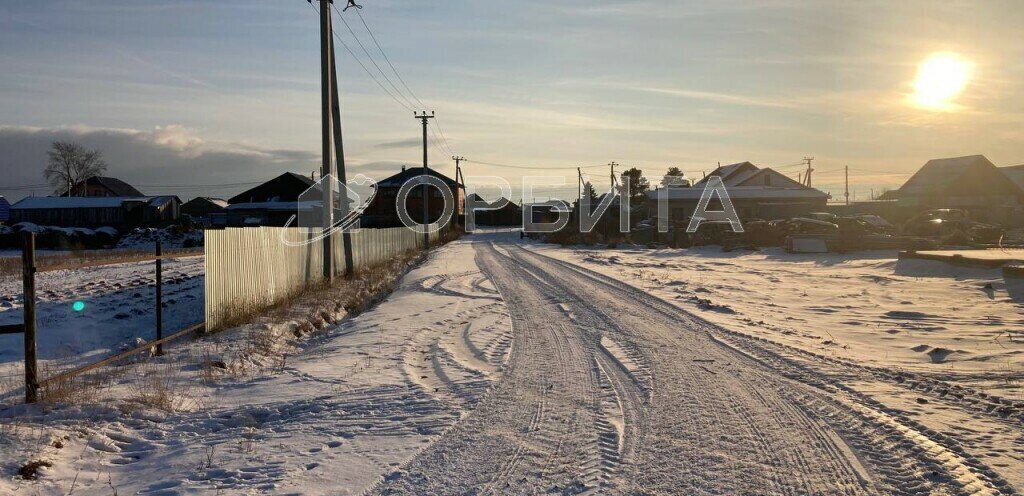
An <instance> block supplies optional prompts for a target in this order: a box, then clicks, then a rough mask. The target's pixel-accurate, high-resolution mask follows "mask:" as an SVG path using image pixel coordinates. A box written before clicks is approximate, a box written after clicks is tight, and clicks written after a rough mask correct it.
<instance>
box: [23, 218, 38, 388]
mask: <svg viewBox="0 0 1024 496" xmlns="http://www.w3.org/2000/svg"><path fill="white" fill-rule="evenodd" d="M21 271H22V272H21V281H22V286H23V288H22V289H23V291H24V292H23V294H22V299H23V300H24V305H25V308H24V318H25V403H35V402H36V401H38V400H39V369H38V367H37V364H36V235H35V233H25V240H24V244H23V245H22V249H21Z"/></svg>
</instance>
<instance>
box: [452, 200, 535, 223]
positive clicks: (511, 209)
mask: <svg viewBox="0 0 1024 496" xmlns="http://www.w3.org/2000/svg"><path fill="white" fill-rule="evenodd" d="M466 200H467V204H468V202H469V201H470V200H473V201H474V202H481V201H482V202H484V203H487V204H488V207H489V209H488V210H477V212H476V216H475V222H476V225H478V226H520V225H522V223H523V210H522V209H521V208H519V205H516V203H515V202H513V201H512V200H507V199H505V198H498V199H497V200H495V201H493V202H487V201H485V200H483V199H482V198H480V197H479V196H477V194H476V193H473V194H471V195H469V196H467V197H466Z"/></svg>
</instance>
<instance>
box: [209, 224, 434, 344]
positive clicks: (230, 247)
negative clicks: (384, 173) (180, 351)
mask: <svg viewBox="0 0 1024 496" xmlns="http://www.w3.org/2000/svg"><path fill="white" fill-rule="evenodd" d="M319 232H320V231H319V230H316V229H305V228H283V227H246V228H230V229H224V230H210V231H206V235H205V240H206V241H205V252H206V328H207V330H208V331H212V330H217V329H219V328H221V326H223V325H224V324H225V323H227V322H229V321H230V320H232V319H233V318H236V317H241V316H245V315H250V314H252V313H253V312H257V311H259V310H262V309H264V308H267V307H270V306H272V305H274V304H276V303H279V302H281V301H283V300H285V299H287V298H289V297H290V296H292V295H294V294H296V293H298V292H300V291H302V290H303V289H305V288H307V287H309V286H312V285H315V284H318V283H320V282H323V280H324V277H323V272H324V271H323V244H322V243H321V242H320V241H313V242H309V241H310V240H314V239H315V238H316V237H317V236H318V235H319ZM440 237H441V233H440V232H435V233H432V234H431V235H430V241H431V243H433V242H435V241H437V240H438V239H439V238H440ZM331 239H332V252H333V253H332V258H333V261H334V271H335V274H336V275H341V274H344V273H345V255H344V249H343V246H342V235H341V233H335V234H333V235H332V238H331ZM351 240H352V258H353V263H354V265H355V271H356V272H358V271H359V270H361V269H364V268H366V267H370V266H373V265H376V264H379V263H382V262H384V261H386V260H388V259H390V258H392V257H394V256H396V255H398V254H400V253H402V252H405V251H408V250H414V249H421V248H422V246H423V235H422V234H418V233H416V232H415V231H413V230H411V229H406V228H404V227H396V228H391V229H361V230H359V231H357V232H355V233H352V235H351ZM304 242H307V243H304Z"/></svg>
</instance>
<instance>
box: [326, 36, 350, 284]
mask: <svg viewBox="0 0 1024 496" xmlns="http://www.w3.org/2000/svg"><path fill="white" fill-rule="evenodd" d="M331 31H332V32H333V31H334V26H333V24H332V26H331ZM330 50H331V90H332V91H331V110H332V112H331V116H332V118H333V119H332V124H333V125H334V159H335V160H337V161H338V182H339V183H340V184H341V189H340V190H339V191H338V193H339V195H340V198H339V199H338V201H340V202H341V208H342V209H344V211H345V212H346V213H348V212H349V207H350V205H349V203H348V190H346V188H345V185H346V184H347V183H348V178H347V177H346V174H345V147H344V146H343V144H342V141H341V101H340V99H339V98H338V68H337V66H336V65H335V54H334V36H331V37H330ZM341 244H342V250H343V251H344V253H345V277H352V274H354V269H353V265H354V264H353V263H352V234H351V233H349V232H348V229H347V228H346V229H344V230H343V231H342V232H341Z"/></svg>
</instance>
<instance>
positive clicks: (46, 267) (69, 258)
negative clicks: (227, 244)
mask: <svg viewBox="0 0 1024 496" xmlns="http://www.w3.org/2000/svg"><path fill="white" fill-rule="evenodd" d="M202 254H203V250H202V248H184V249H176V250H164V256H182V257H185V256H197V255H202ZM153 259H154V254H153V251H152V250H81V251H73V252H70V253H61V254H56V255H48V254H46V252H45V251H41V250H37V251H36V268H37V269H38V270H39V271H41V272H45V271H51V270H62V269H73V268H81V267H83V266H97V265H110V264H119V263H129V262H144V261H147V260H153ZM20 275H21V257H5V258H0V278H2V277H17V276H20Z"/></svg>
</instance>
